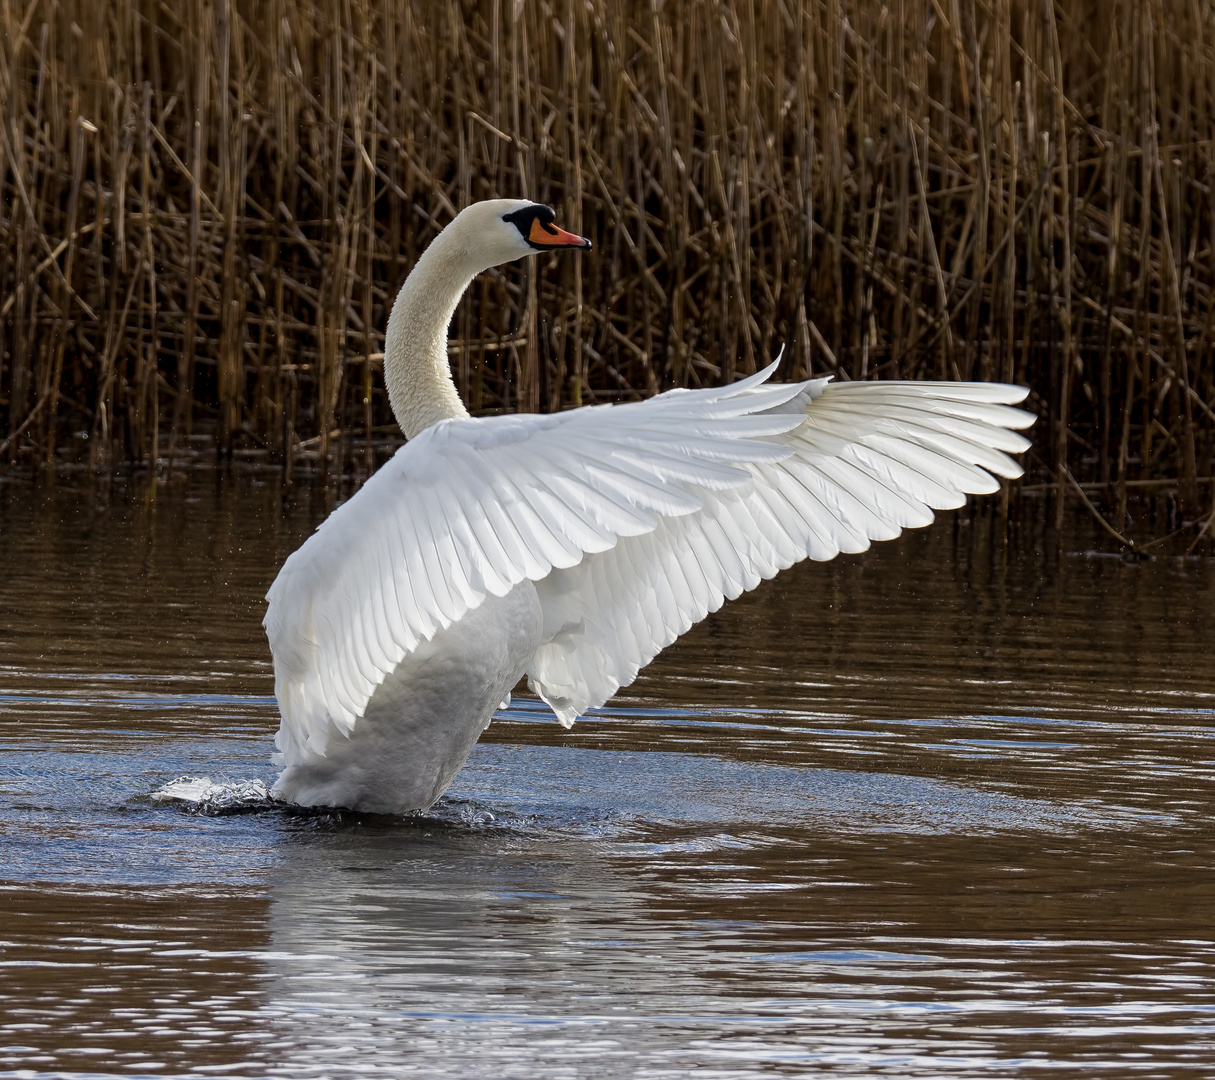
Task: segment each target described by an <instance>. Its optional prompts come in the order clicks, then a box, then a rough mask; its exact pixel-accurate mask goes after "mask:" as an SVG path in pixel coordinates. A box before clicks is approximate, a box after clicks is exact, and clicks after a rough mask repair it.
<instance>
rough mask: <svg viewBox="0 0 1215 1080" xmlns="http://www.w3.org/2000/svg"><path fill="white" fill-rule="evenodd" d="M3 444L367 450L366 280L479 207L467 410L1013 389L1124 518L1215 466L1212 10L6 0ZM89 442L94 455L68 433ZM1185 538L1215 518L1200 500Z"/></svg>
mask: <svg viewBox="0 0 1215 1080" xmlns="http://www.w3.org/2000/svg"><path fill="white" fill-rule="evenodd" d="M0 20H2V21H3V30H4V36H3V45H2V48H0V86H2V87H3V88H4V101H3V116H2V118H0V129H2V130H0V185H2V187H3V196H4V197H3V200H0V454H2V455H4V456H6V457H7V460H8V461H9V462H17V461H20V460H27V459H36V460H40V461H43V462H46V463H53V462H55V461H56V460H66V459H74V460H79V459H81V457H82V455H87V460H88V461H89V462H90V463H91V464H92V465H93V466H95V467H102V466H109V465H111V464H113V463H115V462H118V461H129V462H137V463H145V464H152V463H159V465H160V466H161V467H162V468H164V467H166V465H167V467H168V468H169V469H170V470H171V468H172V462H173V459H174V457H175V456H180V455H182V454H185V453H186V452H187V451H188V449H189V448H190V447H193V446H196V445H197V444H198V443H199V442H202V443H204V444H207V445H212V444H213V445H214V446H215V447H217V448H218V450H219V452H220V453H221V454H222V453H231V452H233V451H234V450H236V451H240V450H243V449H248V448H250V447H256V448H261V449H262V450H263V451H265V452H268V453H269V454H271V455H274V456H275V457H276V458H279V459H281V460H283V461H284V462H285V463H286V464H287V465H288V466H290V465H291V464H292V463H293V462H295V461H298V460H300V458H301V457H306V456H314V457H318V458H319V459H320V460H321V461H322V462H324V463H325V464H326V465H329V466H331V467H337V468H339V469H340V468H344V467H348V466H349V465H350V464H351V463H352V462H355V463H356V464H358V465H359V467H360V468H362V467H364V466H367V465H370V464H372V463H373V462H374V446H375V445H376V444H377V443H380V442H382V441H383V439H382V437H383V436H385V435H388V434H390V433H392V431H393V429H392V427H391V416H390V413H389V411H388V409H387V403H386V399H385V395H384V393H383V389H382V378H381V375H380V372H379V364H380V352H381V350H382V345H383V338H382V330H383V326H384V323H385V318H386V312H387V308H388V305H389V304H390V303H391V300H392V298H393V296H394V295H395V292H396V289H397V287H398V286H399V285H400V283H401V281H402V280H403V277H404V275H405V273H406V272H407V271H408V269H409V267H410V265H411V264H412V262H413V260H414V258H415V257H416V256H417V254H418V252H419V251H420V250H421V249H422V248H423V247H424V246H425V245H426V243H427V242H428V241H429V240H430V239H431V237H432V236H433V235H434V233H435V231H436V230H437V229H439V228H440V227H441V226H442V225H443V224H444V223H445V222H446V221H447V220H449V219H450V217H451V216H452V214H453V213H454V212H455V210H456V209H457V208H458V207H459V206H461V205H463V204H465V203H467V202H469V201H470V200H473V199H479V198H485V197H490V196H498V195H526V196H529V197H532V198H536V199H539V200H543V201H545V202H548V203H550V204H551V205H553V206H555V207H557V208H558V210H559V213H560V216H561V218H562V220H563V222H564V223H565V224H567V225H568V226H569V227H571V228H574V229H579V230H582V231H584V232H586V233H588V234H589V235H591V236H592V237H594V239H595V240H596V242H597V251H596V253H595V254H594V255H593V256H592V257H590V258H586V259H566V260H560V261H557V260H551V261H548V262H542V263H541V265H534V264H535V263H536V262H540V260H533V267H532V268H531V269H530V270H528V269H523V270H520V269H516V268H507V269H504V270H502V271H500V272H497V273H492V274H489V275H486V276H485V277H484V278H483V279H482V280H480V281H478V282H477V283H476V284H475V285H474V287H473V289H472V290H471V291H470V295H469V298H468V299H467V301H466V302H465V304H464V306H463V307H462V309H461V311H460V313H459V314H458V315H457V319H456V323H455V325H454V328H453V357H452V364H453V370H454V372H455V375H456V378H457V381H458V384H459V387H460V391H461V393H462V394H463V395H464V396H465V398H466V400H467V401H468V402H469V405H470V407H471V408H472V409H473V410H474V411H475V412H481V413H485V412H495V411H502V410H515V409H524V410H537V409H543V410H550V409H557V408H561V407H565V406H568V405H570V404H577V403H585V402H594V401H607V400H616V399H622V398H623V399H627V398H635V397H639V396H643V395H647V394H650V393H653V392H655V391H657V390H660V389H664V388H666V387H670V386H695V385H701V384H711V383H718V382H721V381H722V380H730V379H733V378H735V377H736V376H737V375H739V374H742V373H746V372H750V371H752V370H754V369H755V367H756V365H757V364H759V363H761V362H763V361H764V360H766V359H767V358H768V357H771V356H773V355H774V354H775V353H776V351H777V349H778V348H780V346H781V345H782V344H783V345H787V346H789V348H788V350H787V352H786V357H787V361H786V365H785V367H786V373H787V375H788V376H789V377H794V376H804V375H806V374H807V373H811V372H814V373H823V372H830V373H834V374H837V375H838V376H839V377H841V378H850V379H864V378H895V377H897V378H943V379H970V378H979V379H1005V380H1011V381H1017V382H1025V383H1028V384H1029V385H1031V386H1032V387H1033V388H1034V396H1033V398H1032V399H1031V400H1032V403H1033V406H1034V407H1035V408H1036V409H1037V410H1038V411H1039V412H1040V413H1041V415H1042V416H1043V418H1044V420H1045V423H1044V424H1042V425H1040V426H1039V431H1038V434H1037V439H1038V448H1039V449H1038V456H1037V458H1036V462H1035V467H1036V468H1037V469H1038V471H1039V472H1040V474H1041V477H1040V478H1041V479H1044V480H1047V481H1048V482H1049V483H1050V485H1051V486H1052V487H1053V489H1054V490H1055V491H1056V492H1057V493H1059V507H1060V511H1061V508H1062V495H1063V493H1065V492H1066V491H1068V490H1069V489H1070V482H1071V481H1072V479H1073V478H1074V479H1075V480H1076V481H1077V482H1083V484H1084V485H1086V489H1087V490H1093V489H1094V485H1095V486H1096V491H1097V493H1098V495H1099V496H1100V497H1102V498H1104V499H1105V501H1106V505H1107V506H1108V507H1110V508H1111V509H1112V510H1114V512H1115V516H1116V520H1119V521H1121V520H1122V519H1123V516H1124V514H1125V509H1126V503H1127V499H1128V495H1129V493H1131V492H1133V491H1135V490H1137V488H1136V485H1141V484H1144V483H1155V482H1157V481H1160V480H1165V481H1167V482H1169V483H1175V484H1176V486H1177V488H1178V492H1179V499H1180V505H1181V507H1182V509H1183V510H1184V511H1185V513H1186V514H1188V515H1189V516H1191V517H1194V518H1197V517H1198V516H1199V514H1200V512H1201V515H1202V517H1203V518H1204V519H1206V513H1207V509H1208V507H1209V505H1210V503H1209V497H1210V491H1211V489H1210V488H1209V487H1206V488H1204V484H1208V483H1209V482H1210V481H1209V477H1210V474H1211V473H1212V471H1213V470H1212V467H1211V462H1212V455H1213V454H1215V412H1213V411H1212V401H1215V362H1213V361H1212V335H1213V329H1215V328H1213V319H1215V295H1213V292H1212V290H1213V288H1215V212H1213V206H1212V190H1211V185H1212V184H1213V183H1215V157H1213V155H1215V150H1213V143H1212V116H1213V113H1215V15H1213V12H1212V5H1211V3H1210V0H1189V2H1186V3H1181V2H1178V3H1174V4H1165V3H1164V2H1163V0H1101V2H1097V0H1039V2H1028V0H1026V2H1021V0H1017V2H1014V0H884V2H883V0H853V2H847V0H800V2H799V0H732V2H729V3H724V2H717V0H666V3H665V4H658V3H653V2H649V3H643V2H640V0H615V2H609V0H579V2H578V3H575V2H574V0H532V2H524V0H513V2H511V3H507V4H503V3H502V0H464V2H457V0H414V2H412V3H405V2H394V3H383V4H372V3H371V2H370V0H342V2H341V3H334V4H331V5H330V4H325V5H322V4H319V3H316V2H314V0H267V2H266V3H264V4H258V5H234V4H232V3H231V0H163V2H162V0H113V2H111V3H107V4H97V3H91V4H90V3H83V2H82V0H28V2H24V3H17V2H16V0H0ZM86 446H87V450H86V449H84V447H86ZM1208 523H1209V520H1208Z"/></svg>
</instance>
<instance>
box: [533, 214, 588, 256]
mask: <svg viewBox="0 0 1215 1080" xmlns="http://www.w3.org/2000/svg"><path fill="white" fill-rule="evenodd" d="M527 239H528V240H529V241H530V242H531V243H532V244H534V245H535V246H536V247H553V248H558V247H576V248H582V249H583V250H584V251H589V250H590V248H591V242H590V241H589V240H588V239H587V238H586V237H585V236H578V235H577V234H576V233H572V232H566V231H565V230H564V229H559V228H557V226H556V225H544V224H541V222H540V219H539V218H534V219H533V220H532V227H531V231H530V232H529V233H528V234H527Z"/></svg>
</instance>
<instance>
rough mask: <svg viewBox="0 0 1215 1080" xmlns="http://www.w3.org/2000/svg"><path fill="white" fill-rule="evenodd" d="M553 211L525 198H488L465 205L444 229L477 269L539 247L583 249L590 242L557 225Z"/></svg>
mask: <svg viewBox="0 0 1215 1080" xmlns="http://www.w3.org/2000/svg"><path fill="white" fill-rule="evenodd" d="M555 221H556V215H555V214H554V213H553V211H552V210H551V209H549V208H548V207H547V206H545V205H544V204H543V203H534V202H531V201H530V200H529V199H489V200H487V201H485V202H478V203H473V204H472V205H471V206H467V207H465V208H464V209H463V210H461V211H460V213H459V214H457V215H456V217H455V219H454V220H453V221H452V223H451V224H450V225H448V226H447V229H446V230H444V231H445V232H452V233H455V234H458V235H459V237H460V239H461V240H462V241H463V246H464V248H465V251H466V252H467V254H468V256H469V257H470V258H472V259H473V260H475V261H476V262H477V263H478V264H479V265H480V268H481V269H484V270H488V269H489V268H490V267H491V266H498V265H500V264H501V263H508V262H514V261H515V260H516V259H522V258H523V257H524V256H526V255H535V254H537V253H538V252H541V251H552V250H561V249H566V248H573V249H575V250H582V251H587V250H589V249H590V246H591V242H590V241H589V240H587V239H586V238H585V237H582V236H577V235H575V234H574V233H572V232H566V231H565V230H564V229H561V228H558V227H557V225H556V224H555V223H554V222H555Z"/></svg>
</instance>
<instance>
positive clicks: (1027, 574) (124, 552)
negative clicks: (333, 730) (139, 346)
mask: <svg viewBox="0 0 1215 1080" xmlns="http://www.w3.org/2000/svg"><path fill="white" fill-rule="evenodd" d="M325 511H326V506H325V503H324V498H323V497H322V496H319V495H311V496H310V495H309V494H308V493H306V492H303V493H301V492H299V491H297V493H296V494H295V495H294V496H293V497H292V499H290V500H288V501H287V503H286V504H284V502H283V501H282V498H281V493H280V491H279V489H278V488H277V486H276V485H275V484H273V483H261V482H258V481H257V480H256V479H255V478H253V477H249V476H244V477H239V476H236V477H228V478H227V479H224V480H214V479H211V480H206V481H202V480H195V481H193V482H192V484H191V486H190V487H189V488H188V489H187V490H177V491H170V492H166V491H164V490H162V491H161V492H160V494H159V495H158V497H157V499H156V500H155V501H154V502H152V501H149V500H148V499H147V497H146V493H145V492H144V490H143V489H139V488H134V487H126V486H120V485H115V486H113V487H112V488H105V487H95V486H89V485H75V484H72V483H68V482H61V483H60V484H59V486H58V487H57V488H56V489H54V490H48V489H46V488H38V489H35V488H30V487H21V486H9V487H0V569H2V574H0V745H2V748H3V753H2V756H0V1074H2V1075H6V1076H8V1075H12V1076H22V1077H43V1076H47V1077H49V1076H90V1077H95V1076H141V1075H148V1076H171V1075H172V1076H176V1075H187V1074H188V1075H200V1076H241V1077H245V1076H281V1077H328V1076H332V1077H375V1076H390V1077H399V1076H413V1075H417V1076H421V1077H441V1076H451V1077H474V1076H485V1077H527V1078H532V1077H579V1078H582V1077H682V1076H686V1075H690V1074H692V1073H695V1075H697V1076H708V1077H714V1078H725V1077H751V1076H760V1075H765V1076H766V1075H782V1074H784V1075H805V1074H813V1075H857V1076H861V1075H863V1076H879V1075H880V1076H915V1077H936V1076H942V1075H947V1076H952V1075H956V1076H985V1077H986V1076H993V1077H1002V1076H1024V1075H1031V1074H1037V1073H1042V1072H1052V1071H1054V1072H1066V1073H1075V1072H1078V1071H1085V1072H1087V1073H1089V1074H1090V1075H1094V1076H1102V1077H1111V1076H1124V1075H1125V1076H1130V1075H1135V1076H1159V1077H1175V1076H1179V1075H1195V1076H1207V1075H1212V1074H1215V925H1213V924H1215V917H1213V912H1215V904H1213V900H1215V868H1213V863H1215V843H1213V830H1212V815H1213V812H1215V670H1213V667H1212V662H1211V653H1212V650H1211V640H1212V635H1211V627H1212V617H1213V615H1215V566H1213V565H1212V563H1211V561H1209V560H1206V561H1198V560H1192V561H1188V562H1181V561H1165V560H1159V561H1154V562H1149V563H1144V564H1140V565H1127V564H1126V563H1123V562H1122V561H1120V560H1118V559H1114V558H1103V557H1098V556H1097V555H1096V554H1095V552H1098V551H1100V549H1101V548H1102V546H1103V543H1104V542H1103V541H1102V540H1101V539H1100V538H1097V537H1094V536H1093V535H1091V534H1090V532H1089V529H1088V526H1087V525H1086V524H1085V523H1083V522H1080V521H1077V522H1075V523H1073V527H1072V530H1071V532H1070V533H1069V534H1068V535H1067V537H1065V539H1064V541H1063V543H1062V545H1061V547H1060V548H1059V549H1056V547H1055V544H1054V542H1053V541H1052V540H1050V539H1049V538H1044V537H1043V536H1042V535H1041V534H1039V533H1038V532H1036V531H1035V530H1034V529H1032V528H1029V527H1025V528H1022V529H1021V530H1019V531H1018V532H1015V533H1014V535H1013V536H1012V538H1011V541H1009V542H1007V543H1005V542H1004V541H1003V540H998V539H997V537H996V530H994V529H993V528H992V525H991V522H990V521H989V520H988V519H986V518H984V517H982V516H978V517H975V518H974V519H973V520H970V519H967V518H965V517H963V518H955V517H952V516H946V517H944V518H943V519H942V520H941V521H940V522H938V524H937V525H936V526H934V527H933V528H932V529H930V530H926V531H921V532H917V533H912V534H908V535H907V536H905V537H904V538H903V539H901V540H899V541H895V542H893V543H888V544H882V545H878V546H877V547H875V548H874V550H873V551H871V552H869V553H868V554H867V555H863V556H858V557H848V558H843V559H840V560H837V561H836V562H834V563H832V564H829V565H826V566H822V565H803V566H801V567H798V568H795V569H794V570H793V571H791V572H788V573H786V574H785V575H784V576H783V577H781V578H780V579H779V580H778V581H776V582H772V583H769V584H768V585H767V586H765V587H763V588H761V589H760V590H758V591H757V592H756V593H753V594H751V595H750V596H748V597H746V598H744V599H743V600H741V601H739V602H737V603H735V604H733V605H731V606H729V607H728V608H727V609H726V610H725V611H724V612H722V613H721V614H719V615H718V616H717V617H715V618H713V619H711V620H710V621H709V622H707V623H706V624H704V625H702V626H701V627H699V628H698V629H697V630H695V631H694V632H693V633H692V634H690V635H689V636H688V637H687V638H685V639H684V640H683V641H682V642H681V643H679V644H678V645H677V646H676V647H675V648H673V649H670V650H668V652H667V653H666V654H665V655H664V656H662V657H660V658H659V660H658V661H657V662H656V663H655V664H653V665H652V666H651V667H650V668H649V669H648V670H647V671H646V672H645V674H644V676H643V678H642V679H640V680H639V681H638V682H637V683H636V684H635V685H634V686H633V687H632V688H630V689H629V690H628V691H627V692H626V693H625V694H623V695H622V696H621V698H620V699H619V700H618V701H616V702H613V703H612V704H611V706H610V707H609V708H607V709H606V710H604V712H603V714H602V715H599V716H596V717H593V718H589V719H587V720H584V721H582V722H581V723H579V724H578V725H577V726H576V727H575V729H574V731H573V732H571V733H565V732H563V731H561V730H560V729H559V728H558V727H557V725H556V724H555V723H553V722H552V721H551V719H550V718H548V717H547V716H546V715H544V714H542V713H541V712H540V711H539V710H538V709H537V708H536V707H535V704H534V703H532V702H528V701H526V700H521V699H517V701H516V705H515V707H513V708H512V709H511V710H510V711H509V712H508V713H506V714H504V715H502V716H501V717H500V718H499V720H498V722H496V723H495V724H494V726H493V727H492V728H491V729H490V731H489V732H488V734H487V738H486V739H485V740H484V742H483V743H482V745H481V746H479V747H478V748H477V750H476V751H475V752H474V755H473V758H472V760H471V762H470V764H469V766H468V767H467V768H466V769H465V771H464V772H463V773H462V774H461V776H460V777H459V778H458V781H457V784H456V786H455V788H454V789H453V790H452V792H451V793H450V794H449V796H448V797H447V798H445V799H444V800H443V802H442V803H441V804H440V805H439V806H438V807H437V808H436V811H435V812H434V814H433V816H431V817H429V818H427V819H424V820H413V821H400V820H392V819H375V818H362V819H360V818H356V817H351V816H332V815H331V816H323V815H322V816H318V815H308V814H291V813H285V812H282V811H268V812H260V813H250V814H241V815H229V816H219V817H214V816H210V817H209V816H202V815H198V814H190V813H187V812H184V811H183V810H181V809H179V808H176V807H174V806H171V805H163V804H159V803H155V802H153V801H152V800H151V799H150V798H149V796H150V794H151V793H152V792H153V791H154V790H156V789H157V788H158V787H159V786H160V785H162V784H164V783H165V782H166V781H168V780H170V779H172V778H174V777H176V776H179V775H182V774H190V775H208V776H211V777H214V778H215V779H254V778H261V779H264V780H269V779H271V778H272V776H273V772H272V770H271V768H270V766H269V765H268V763H267V755H268V753H269V750H270V737H271V735H272V732H273V730H274V728H275V725H276V718H275V709H274V703H273V700H272V698H271V696H270V694H271V688H272V683H271V674H270V667H269V656H268V652H267V649H266V646H265V643H264V640H263V638H262V634H261V629H260V625H259V622H260V618H261V610H262V602H261V596H262V594H263V592H264V591H265V587H266V585H267V584H268V583H269V581H270V580H271V578H272V577H273V575H274V572H275V569H276V567H277V566H278V565H279V563H280V562H281V561H282V559H283V558H284V557H285V556H286V555H287V553H288V552H289V551H290V550H292V548H293V547H295V546H296V545H297V544H298V543H299V541H300V540H301V539H302V537H303V536H304V535H306V533H307V531H308V530H309V529H310V528H311V526H312V525H313V524H314V523H315V522H316V521H317V520H319V519H320V517H321V516H323V514H324V513H325Z"/></svg>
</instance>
